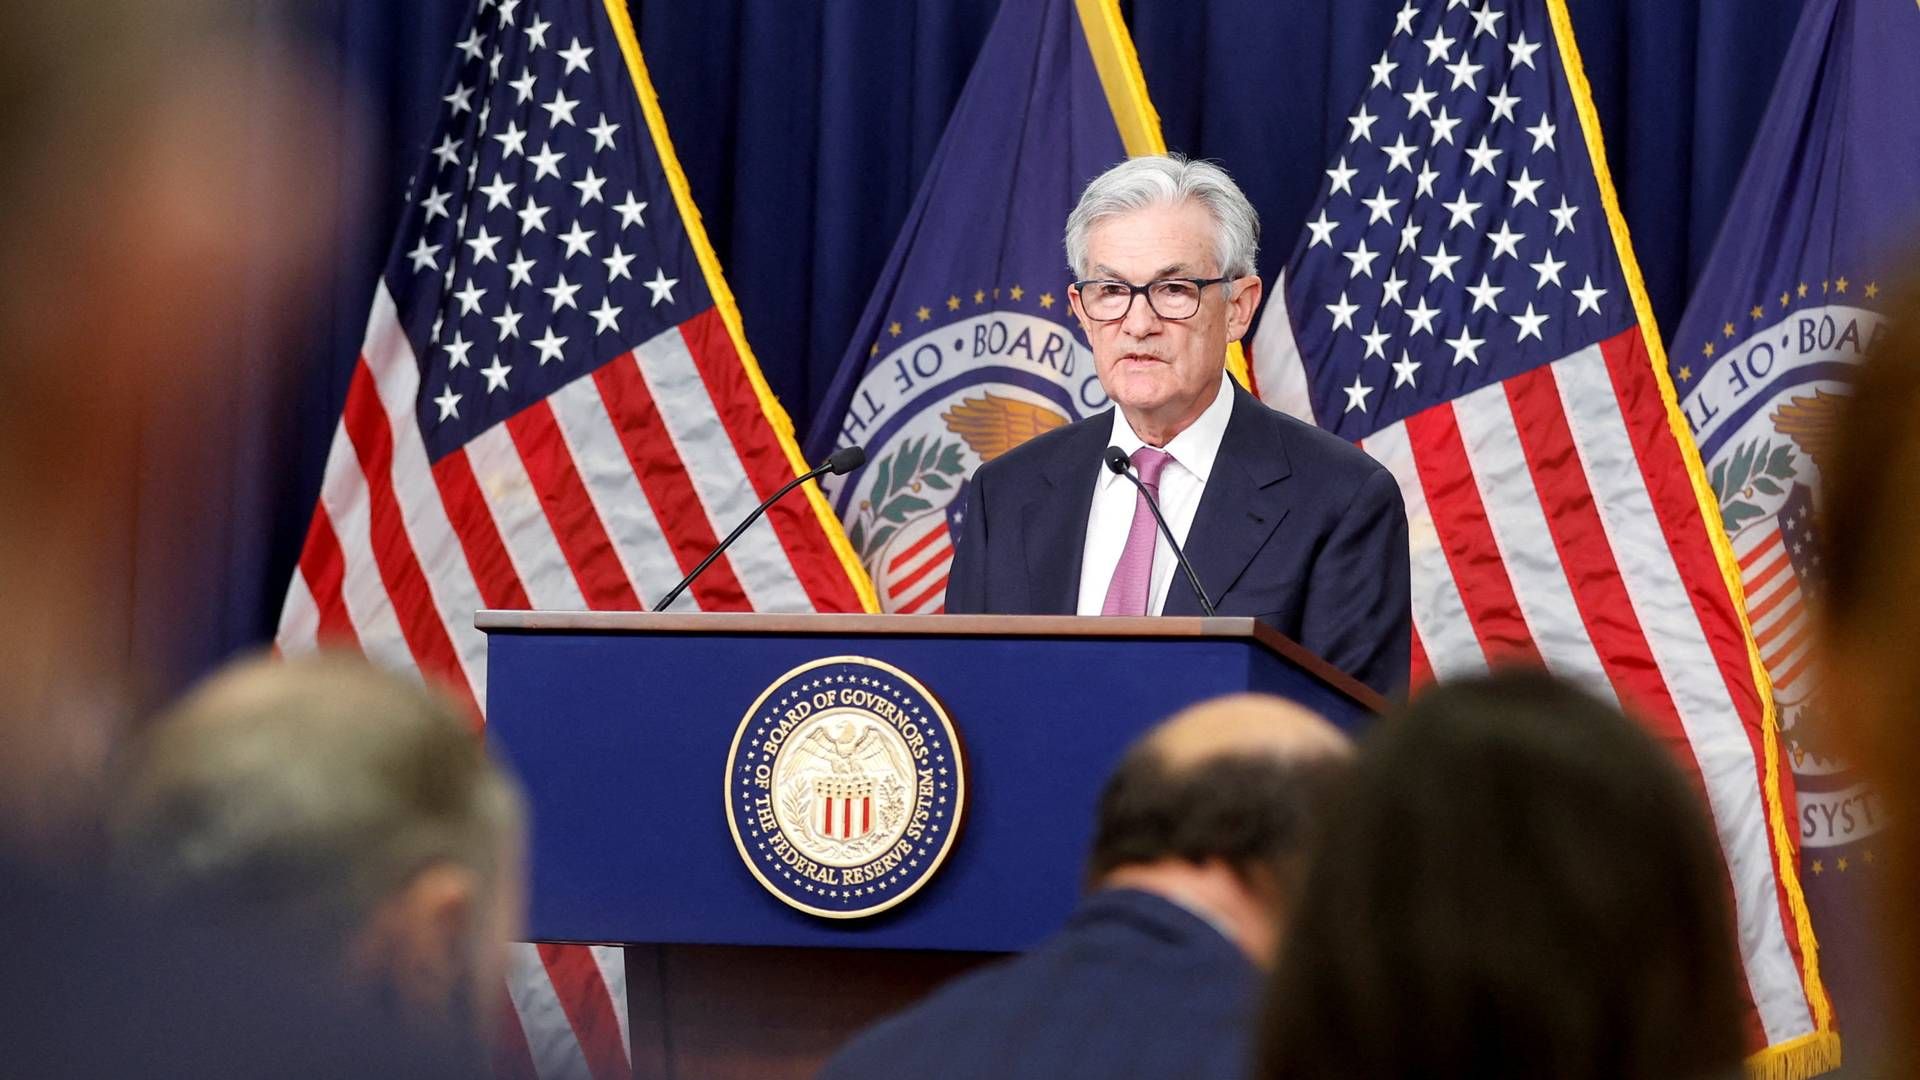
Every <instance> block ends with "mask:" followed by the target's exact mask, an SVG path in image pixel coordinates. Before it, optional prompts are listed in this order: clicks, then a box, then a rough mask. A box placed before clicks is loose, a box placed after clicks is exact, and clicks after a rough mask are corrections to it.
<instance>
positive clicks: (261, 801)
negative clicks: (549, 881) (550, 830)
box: [109, 655, 523, 945]
mask: <svg viewBox="0 0 1920 1080" xmlns="http://www.w3.org/2000/svg"><path fill="white" fill-rule="evenodd" d="M127 764H128V768H127V770H126V774H125V777H124V780H123V783H122V787H121V790H120V792H119V793H118V795H117V797H116V798H115V800H114V804H113V806H112V807H111V810H110V820H109V830H110V841H111V843H112V848H113V851H112V855H113V861H114V869H115V870H116V871H117V873H118V875H119V876H120V879H121V883H122V884H123V885H125V886H126V887H127V888H129V889H130V890H131V891H132V893H133V894H134V895H135V897H136V898H137V899H139V900H142V901H145V902H151V903H156V904H159V905H162V906H163V907H165V908H167V909H169V910H179V911H183V912H186V913H189V914H192V915H193V916H194V917H197V918H209V919H213V920H216V921H218V920H233V921H235V922H240V923H243V924H244V923H258V924H261V925H270V926H274V927H279V928H284V929H285V930H287V931H288V932H289V933H290V934H301V935H306V936H307V937H308V939H309V940H310V941H311V942H312V943H314V944H320V945H325V944H328V943H330V942H331V943H342V944H344V943H345V942H346V941H348V940H350V939H351V936H352V935H353V934H354V933H355V932H356V931H358V930H359V929H361V928H362V927H364V926H365V925H366V924H367V922H368V921H369V919H370V918H371V917H372V916H373V914H374V912H375V911H376V910H377V909H378V908H379V906H380V905H381V904H382V903H383V902H384V901H386V900H388V899H389V898H391V897H393V896H395V895H396V894H398V893H399V892H400V891H401V890H402V889H403V888H405V886H406V885H407V883H408V882H409V881H411V880H412V879H413V878H414V877H415V876H416V875H417V874H419V873H420V872H421V871H422V870H425V869H427V868H428V867H430V866H433V865H437V864H446V863H451V864H453V865H456V866H460V867H463V868H465V869H468V870H471V871H473V873H474V875H475V878H476V879H477V881H478V886H477V887H478V888H479V889H480V890H481V895H482V898H483V899H490V898H491V896H492V895H493V893H492V890H494V889H496V888H498V887H501V886H502V885H504V884H505V883H504V882H503V881H502V877H503V874H504V873H506V872H508V870H509V869H510V868H506V867H503V866H502V865H501V861H502V857H503V856H502V853H503V851H506V850H509V848H508V843H509V841H514V840H517V838H518V837H519V835H520V829H521V828H522V817H523V810H522V806H521V798H520V794H519V790H518V787H517V786H516V785H515V783H514V782H513V780H512V779H511V778H510V777H509V776H508V775H507V774H506V773H505V772H504V771H502V769H501V768H500V766H499V765H497V764H496V763H494V761H493V760H492V759H491V758H489V757H488V756H487V753H486V749H485V747H484V746H483V745H482V743H481V740H480V738H479V735H478V734H477V733H476V732H475V731H474V730H473V727H472V725H471V723H470V722H468V721H467V720H466V719H465V718H464V717H463V716H462V715H461V712H460V710H459V708H458V707H457V706H456V705H454V704H453V703H452V702H451V701H449V700H447V699H445V698H444V697H442V696H441V695H440V694H438V693H435V692H432V691H430V690H428V689H427V688H425V687H422V686H420V685H418V684H416V683H413V682H409V681H406V680H403V679H401V678H399V677H397V676H394V675H391V674H388V673H386V672H383V671H379V670H377V669H375V668H374V667H373V666H372V665H371V664H368V663H366V662H364V661H362V660H360V659H358V658H355V657H347V656H344V655H340V656H327V655H323V656H316V657H307V658H303V659H296V660H288V661H276V660H267V659H259V660H252V661H247V662H243V663H241V664H237V665H234V666H233V667H230V668H229V669H227V670H226V671H224V672H223V673H221V674H219V675H216V676H215V677H214V678H213V679H211V680H210V681H209V682H207V683H206V684H205V685H203V686H202V687H200V688H199V689H197V690H196V691H194V692H193V693H192V694H191V695H189V696H188V697H187V698H186V699H185V700H184V701H183V702H181V703H180V704H179V705H178V706H176V707H175V708H174V710H173V711H172V712H171V713H169V714H168V715H166V716H164V717H162V718H161V719H160V720H158V721H157V722H156V723H155V725H154V726H153V728H152V729H151V730H150V731H148V732H147V733H146V736H145V738H144V739H143V740H142V741H141V742H140V743H139V744H138V745H137V746H136V748H135V750H134V752H133V754H132V755H131V758H130V760H129V762H128V763H127ZM516 887H517V886H516Z"/></svg>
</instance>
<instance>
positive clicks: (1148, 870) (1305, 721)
mask: <svg viewBox="0 0 1920 1080" xmlns="http://www.w3.org/2000/svg"><path fill="white" fill-rule="evenodd" d="M1351 756H1352V748H1351V744H1350V743H1349V742H1348V741H1347V738H1346V736H1344V735H1342V734H1341V733H1340V732H1339V731H1338V730H1337V729H1335V728H1334V727H1333V725H1331V724H1329V723H1327V722H1326V721H1325V720H1323V719H1321V718H1320V717H1319V716H1317V715H1315V714H1314V713H1312V712H1309V711H1308V710H1306V709H1304V708H1302V707H1300V706H1298V705H1295V704H1293V703H1292V702H1288V701H1284V700H1282V699H1280V698H1276V697H1269V696H1266V695H1261V694H1236V695H1233V696H1229V697H1222V698H1215V699H1214V700H1212V701H1206V702H1202V703H1201V704H1198V705H1195V706H1193V707H1191V708H1189V709H1186V710H1184V711H1182V712H1180V713H1178V714H1176V715H1175V716H1174V717H1173V718H1172V719H1170V720H1167V721H1166V722H1165V723H1163V724H1161V725H1160V726H1159V727H1156V728H1154V729H1153V730H1152V731H1150V732H1148V733H1147V734H1146V735H1145V736H1143V737H1141V739H1140V741H1139V742H1137V743H1135V744H1134V746H1133V747H1132V748H1131V749H1130V750H1128V752H1127V755H1126V757H1125V758H1123V759H1122V760H1121V762H1120V766H1119V768H1118V769H1117V770H1115V772H1114V774H1113V776H1112V777H1111V778H1110V779H1109V780H1108V781H1107V786H1106V789H1105V790H1104V791H1103V792H1102V794H1101V797H1100V809H1099V819H1098V822H1097V825H1096V834H1095V837H1094V842H1093V852H1092V855H1091V857H1090V858H1089V860H1088V867H1087V877H1088V881H1089V884H1090V885H1092V886H1094V887H1122V888H1138V889H1145V890H1147V891H1150V892H1156V893H1159V894H1161V895H1163V896H1166V897H1168V898H1170V899H1173V900H1175V901H1178V902H1180V903H1182V904H1184V905H1185V906H1187V907H1189V908H1193V909H1197V910H1199V911H1201V912H1204V913H1205V914H1206V915H1208V916H1209V917H1210V918H1212V919H1213V920H1214V922H1215V924H1216V925H1219V926H1222V927H1223V928H1226V929H1228V930H1229V931H1231V932H1230V933H1229V935H1228V936H1229V937H1231V938H1233V939H1234V941H1235V943H1236V944H1238V945H1239V946H1240V947H1241V949H1243V950H1244V951H1245V952H1246V953H1247V954H1248V956H1249V957H1251V958H1252V959H1253V960H1254V961H1255V962H1257V963H1268V962H1270V961H1271V959H1272V955H1273V949H1274V944H1275V941H1276V939H1277V937H1278V935H1279V933H1280V932H1281V928H1282V926H1283V925H1284V922H1285V919H1286V917H1287V914H1288V911H1289V909H1290V907H1291V905H1292V903H1293V900H1294V898H1295V894H1296V892H1297V890H1298V887H1299V882H1300V880H1301V879H1302V877H1303V875H1304V871H1305V861H1306V851H1307V847H1308V841H1309V838H1310V836H1311V835H1312V833H1313V831H1314V829H1315V828H1316V827H1317V825H1318V824H1319V821H1320V817H1321V814H1322V809H1323V807H1324V805H1325V804H1326V801H1327V796H1328V793H1329V791H1330V790H1331V789H1332V788H1333V787H1334V786H1335V784H1337V782H1338V780H1339V778H1340V776H1341V775H1342V774H1343V773H1344V771H1345V769H1346V766H1347V762H1348V759H1349V758H1350V757H1351Z"/></svg>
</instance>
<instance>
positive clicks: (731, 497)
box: [275, 283, 862, 1078]
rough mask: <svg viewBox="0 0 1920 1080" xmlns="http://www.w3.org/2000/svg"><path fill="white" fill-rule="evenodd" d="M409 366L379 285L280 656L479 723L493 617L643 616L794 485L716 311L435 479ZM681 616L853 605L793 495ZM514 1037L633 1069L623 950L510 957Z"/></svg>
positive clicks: (579, 1064)
mask: <svg viewBox="0 0 1920 1080" xmlns="http://www.w3.org/2000/svg"><path fill="white" fill-rule="evenodd" d="M419 396H420V385H419V367H418V365H417V364H416V362H415V359H414V356H413V352H412V349H411V347H410V345H409V343H408V341H407V338H406V336H405V334H404V333H403V332H402V331H401V328H400V325H399V322H398V319H397V315H396V309H395V305H394V301H393V298H392V296H391V295H390V294H389V293H388V291H387V288H386V286H385V284H384V283H382V285H381V286H380V288H379V290H378V292H377V293H376V295H375V298H374V303H373V311H372V314H371V316H370V317H369V320H368V329H367V335H366V339H365V342H364V344H363V346H362V350H361V356H360V359H359V362H358V363H357V364H356V365H355V367H354V372H353V377H352V380H351V382H350V384H349V389H348V392H347V399H346V403H345V407H344V409H343V411H342V415H341V420H340V424H339V427H338V428H337V429H336V431H335V434H334V441H333V448H332V451H331V453H330V455H329V457H328V461H327V467H326V473H325V477H324V479H323V482H322V485H321V494H320V500H319V504H318V506H316V507H315V510H314V517H313V521H312V524H311V525H310V527H309V529H308V535H307V541H306V545H305V548H304V550H303V551H302V553H301V558H300V563H299V566H298V568H297V570H296V572H295V574H294V577H293V581H292V582H291V583H290V584H289V586H288V589H287V599H286V604H285V606H284V608H283V610H282V613H281V619H280V627H279V631H278V633H277V634H276V637H275V644H276V646H277V647H278V648H279V649H280V651H281V652H282V653H284V654H293V653H298V652H303V651H308V650H311V649H313V648H316V647H318V646H320V645H322V644H337V645H345V646H347V647H353V648H358V649H360V650H361V651H363V652H364V653H366V654H367V655H368V656H370V657H372V658H373V659H375V660H377V661H379V662H380V663H382V664H384V665H386V666H388V667H391V668H394V669H396V670H402V671H410V672H415V673H422V674H430V675H432V676H433V677H435V678H437V679H440V680H444V681H445V682H446V683H447V684H448V685H450V686H451V687H453V688H454V690H455V691H456V692H457V693H460V694H463V695H465V696H466V697H467V699H468V700H469V701H471V702H472V704H473V705H474V707H475V709H476V711H478V712H481V713H483V712H484V707H485V702H486V677H487V672H486V640H485V637H484V635H482V634H480V633H479V631H477V630H475V629H474V626H473V615H474V612H475V611H477V610H479V609H480V608H483V607H493V608H548V609H571V610H580V609H587V608H593V609H636V608H639V607H641V606H642V605H643V604H644V603H645V602H646V600H647V599H648V598H650V597H657V596H659V595H661V594H662V593H664V592H665V591H666V590H667V589H668V588H669V587H671V586H672V585H673V583H674V582H675V581H677V580H678V579H679V578H680V576H681V575H682V574H683V573H685V572H686V571H688V570H690V569H692V567H693V566H694V564H695V563H697V562H698V561H699V560H700V558H701V557H703V556H704V555H705V554H706V552H707V551H708V550H710V549H711V548H712V547H713V546H714V545H715V544H716V543H717V542H718V538H719V536H721V535H724V533H725V532H726V531H727V530H729V529H731V528H732V526H733V523H734V522H735V521H736V520H738V519H739V518H740V517H744V516H745V515H746V513H747V512H748V511H749V510H751V509H752V508H753V506H754V505H755V504H756V503H758V502H759V500H760V499H762V498H764V497H765V496H766V495H769V494H771V493H772V492H773V491H774V490H775V489H777V488H778V486H779V485H780V484H782V483H784V482H786V481H787V480H788V479H791V478H792V476H793V475H794V473H793V469H792V465H791V462H790V460H789V459H788V458H787V456H786V452H785V447H784V446H783V444H782V443H781V441H780V437H779V434H778V433H777V432H776V431H775V430H774V429H773V421H772V420H771V419H770V418H769V417H768V416H767V415H766V413H765V411H764V409H763V408H762V406H761V404H760V402H759V399H758V397H757V396H756V395H755V394H754V391H753V387H752V385H751V383H750V381H749V379H748V377H747V375H746V373H745V371H744V368H743V366H742V364H741V360H740V357H739V355H738V353H737V352H736V351H735V349H734V346H733V342H732V339H731V337H730V335H729V334H728V333H727V331H726V328H725V326H724V324H723V323H722V321H721V318H720V315H719V313H718V312H717V311H715V310H712V309H709V310H708V311H706V312H703V313H701V314H699V315H696V316H694V317H693V318H692V319H690V320H688V321H687V322H686V323H684V324H682V325H681V326H680V327H677V328H675V329H672V330H669V331H666V332H665V333H662V334H660V335H659V336H657V337H655V338H654V339H653V340H651V341H648V342H645V343H643V344H642V345H641V346H640V347H639V348H637V349H635V350H634V351H633V352H632V353H629V354H627V355H624V356H622V357H619V358H617V359H615V360H614V361H612V362H610V363H608V364H606V365H605V366H603V367H602V368H601V369H600V370H598V371H597V372H595V373H594V375H593V376H592V377H590V378H581V379H577V380H575V381H574V382H572V383H569V384H568V385H567V386H566V387H564V388H563V389H561V390H560V391H558V392H556V393H555V394H553V395H551V396H550V397H548V398H547V399H546V400H544V401H540V402H537V403H535V404H533V405H531V406H529V407H527V408H526V409H524V410H522V411H521V412H520V413H518V414H516V415H514V416H513V417H511V418H509V419H508V420H507V421H505V422H504V423H501V424H498V425H496V426H494V427H493V428H491V429H489V430H488V431H486V432H485V433H483V434H481V435H480V436H478V437H477V438H475V439H474V440H473V441H472V442H471V443H469V444H468V445H467V446H466V447H464V448H463V449H461V450H459V451H457V452H455V453H452V454H449V455H448V456H446V457H444V458H442V459H441V460H440V461H438V462H436V463H433V464H432V465H429V464H428V460H427V453H426V447H425V444H424V442H423V440H422V438H421V434H420V428H419V425H418V421H417V418H416V417H417V412H416V409H417V402H418V400H419ZM677 607H684V608H685V609H687V610H695V609H706V610H760V611H812V610H827V611H859V610H861V608H862V604H861V600H860V596H859V593H858V591H857V589H856V587H855V585H854V584H853V582H852V580H851V579H850V578H849V575H848V573H847V571H846V570H845V569H844V567H843V566H842V564H841V563H840V561H839V560H838V558H837V557H836V555H835V553H834V551H833V549H832V546H831V544H830V542H829V539H828V534H827V532H826V531H825V527H824V525H823V523H822V519H821V517H820V516H819V515H818V514H816V513H815V512H814V510H813V508H812V504H810V503H809V502H808V501H807V500H805V499H802V498H799V497H797V496H796V497H793V498H789V499H787V500H783V502H782V504H781V505H780V506H779V507H776V509H775V510H774V511H772V512H770V513H769V514H768V515H767V517H766V518H765V519H763V520H762V521H761V522H760V523H758V524H756V526H755V527H754V528H753V529H750V530H749V531H748V533H747V535H745V536H743V537H742V538H741V540H740V542H739V544H738V545H736V547H735V548H733V549H732V550H731V551H730V552H729V553H728V554H727V555H725V556H723V557H722V558H721V559H719V560H717V561H716V562H715V563H714V565H713V566H712V567H710V568H709V570H708V572H707V573H706V574H705V575H703V577H702V578H701V580H700V581H698V582H696V583H695V584H694V585H693V587H692V588H691V589H690V590H689V591H688V594H687V595H686V596H685V597H684V598H683V599H682V600H681V601H680V602H679V604H678V605H677ZM512 955H513V963H512V971H511V974H510V977H509V985H508V996H509V998H510V1000H511V1002H512V1005H513V1009H514V1012H515V1014H516V1015H517V1017H518V1018H519V1021H520V1029H519V1034H521V1035H523V1036H524V1038H523V1039H509V1040H508V1044H509V1045H508V1046H507V1048H506V1049H505V1050H503V1057H504V1058H505V1059H506V1060H507V1061H509V1062H512V1061H520V1062H523V1063H530V1064H531V1066H532V1067H533V1068H534V1069H535V1070H536V1071H537V1073H538V1075H540V1076H542V1077H548V1078H553V1077H587V1076H590V1077H595V1078H606V1077H615V1076H620V1077H624V1076H626V1075H628V1072H629V1066H628V1062H629V1060H630V1057H631V1054H630V1050H629V1035H628V1032H627V1030H626V991H625V977H624V973H623V969H622V968H621V959H620V951H619V950H617V949H589V948H587V947H585V946H554V945H541V946H532V945H525V946H516V947H515V948H514V950H513V954H512Z"/></svg>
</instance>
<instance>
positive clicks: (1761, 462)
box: [1708, 439, 1793, 535]
mask: <svg viewBox="0 0 1920 1080" xmlns="http://www.w3.org/2000/svg"><path fill="white" fill-rule="evenodd" d="M1708 482H1709V483H1710V484H1712V486H1713V494H1714V497H1715V498H1717V499H1718V500H1720V523H1721V525H1722V526H1723V527H1724V528H1725V529H1726V530H1727V533H1728V534H1729V535H1731V534H1733V533H1735V532H1738V531H1739V529H1740V527H1741V526H1742V525H1744V524H1746V523H1747V521H1749V520H1751V519H1753V518H1756V517H1759V516H1760V515H1761V514H1764V513H1766V511H1764V510H1762V509H1760V507H1758V506H1756V505H1754V503H1753V502H1752V501H1751V500H1753V499H1754V498H1755V495H1756V493H1757V494H1759V495H1770V496H1776V497H1777V496H1780V495H1784V494H1786V490H1787V489H1786V487H1785V486H1784V485H1787V484H1791V483H1792V482H1793V444H1792V443H1791V442H1782V443H1780V444H1779V445H1777V446H1776V445H1774V444H1773V443H1772V442H1771V441H1770V440H1766V439H1755V440H1753V441H1751V442H1748V443H1745V444H1743V445H1741V446H1740V447H1738V448H1736V449H1735V450H1734V452H1733V456H1732V457H1730V458H1727V459H1725V460H1723V461H1721V462H1720V464H1718V465H1716V466H1714V467H1713V475H1712V476H1711V477H1709V478H1708Z"/></svg>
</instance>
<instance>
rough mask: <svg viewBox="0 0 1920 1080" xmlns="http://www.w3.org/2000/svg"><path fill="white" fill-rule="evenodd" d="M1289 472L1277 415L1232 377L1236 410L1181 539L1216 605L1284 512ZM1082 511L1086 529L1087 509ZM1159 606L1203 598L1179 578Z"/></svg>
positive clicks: (1195, 605)
mask: <svg viewBox="0 0 1920 1080" xmlns="http://www.w3.org/2000/svg"><path fill="white" fill-rule="evenodd" d="M1292 471H1293V467H1292V465H1290V464H1289V463H1288V460H1287V451H1286V446H1285V445H1284V444H1283V443H1282V442H1281V440H1280V435H1279V432H1278V431H1276V430H1275V427H1274V418H1273V417H1272V416H1270V415H1268V410H1267V408H1266V406H1264V405H1262V404H1260V403H1259V402H1258V401H1256V400H1254V398H1253V396H1252V395H1251V394H1249V393H1247V392H1246V391H1245V390H1242V389H1241V388H1240V387H1239V385H1238V384H1235V385H1234V387H1233V415H1232V416H1230V417H1229V418H1228V419H1227V430H1226V433H1225V434H1224V435H1222V436H1221V439H1220V453H1219V454H1218V455H1217V456H1215V458H1214V461H1213V472H1212V473H1211V474H1210V475H1209V476H1208V477H1207V488H1206V491H1204V492H1202V493H1201V496H1200V506H1199V508H1198V509H1197V510H1196V511H1195V512H1194V515H1193V525H1192V526H1191V527H1190V528H1188V529H1187V542H1186V544H1185V545H1184V547H1185V548H1186V552H1187V559H1188V561H1190V562H1192V563H1193V569H1194V572H1195V573H1196V574H1199V575H1200V583H1201V584H1202V585H1203V586H1205V587H1206V590H1207V596H1208V597H1209V598H1211V599H1212V600H1213V602H1214V603H1215V604H1216V605H1218V604H1220V603H1221V598H1222V597H1224V596H1225V595H1226V594H1227V591H1228V590H1229V589H1231V588H1233V586H1234V584H1235V583H1236V582H1238V581H1239V580H1240V575H1242V574H1243V573H1245V572H1246V569H1247V564H1249V563H1250V562H1252V561H1253V557H1254V556H1255V555H1256V554H1258V553H1259V551H1260V549H1261V548H1262V547H1264V546H1265V545H1266V542H1267V538H1268V537H1270V536H1272V535H1273V530H1274V529H1275V528H1277V527H1278V526H1279V524H1280V520H1281V519H1282V518H1284V517H1286V515H1287V510H1288V507H1289V499H1288V488H1289V485H1288V484H1286V483H1285V482H1284V481H1285V480H1286V479H1287V477H1288V475H1289V474H1291V473H1292ZM1080 516H1081V518H1082V519H1083V520H1082V521H1081V528H1082V530H1083V531H1084V529H1085V527H1086V523H1085V521H1084V519H1085V517H1086V514H1085V513H1082V514H1081V515H1080ZM1162 611H1163V612H1164V613H1165V614H1168V615H1198V614H1199V613H1200V602H1199V601H1198V600H1195V599H1194V597H1193V593H1192V590H1190V589H1188V588H1186V586H1185V585H1184V584H1183V583H1182V582H1180V581H1175V582H1174V583H1173V586H1172V587H1171V588H1170V589H1168V590H1167V600H1166V603H1165V605H1164V606H1163V607H1162Z"/></svg>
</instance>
